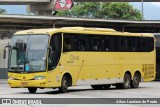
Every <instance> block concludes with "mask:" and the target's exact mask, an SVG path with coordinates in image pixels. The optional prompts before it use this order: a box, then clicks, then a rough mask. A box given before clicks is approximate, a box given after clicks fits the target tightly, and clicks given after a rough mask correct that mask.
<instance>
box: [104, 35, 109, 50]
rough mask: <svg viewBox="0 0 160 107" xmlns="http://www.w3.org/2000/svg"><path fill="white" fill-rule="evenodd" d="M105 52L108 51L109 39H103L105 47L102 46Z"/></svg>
mask: <svg viewBox="0 0 160 107" xmlns="http://www.w3.org/2000/svg"><path fill="white" fill-rule="evenodd" d="M104 50H105V51H110V39H109V38H105V46H104Z"/></svg>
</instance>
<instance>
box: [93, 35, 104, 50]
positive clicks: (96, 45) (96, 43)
mask: <svg viewBox="0 0 160 107" xmlns="http://www.w3.org/2000/svg"><path fill="white" fill-rule="evenodd" d="M102 43H103V41H102V39H101V38H100V37H95V38H93V44H92V50H93V51H102Z"/></svg>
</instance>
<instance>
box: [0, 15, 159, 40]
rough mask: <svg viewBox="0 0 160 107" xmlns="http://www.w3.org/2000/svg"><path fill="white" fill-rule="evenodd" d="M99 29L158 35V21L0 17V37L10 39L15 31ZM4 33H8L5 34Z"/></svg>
mask: <svg viewBox="0 0 160 107" xmlns="http://www.w3.org/2000/svg"><path fill="white" fill-rule="evenodd" d="M68 26H83V27H101V28H113V29H115V30H117V31H122V32H143V33H160V20H141V21H130V20H111V19H89V18H69V17H53V16H25V15H0V37H1V38H3V37H5V36H7V37H9V38H10V37H11V36H12V34H13V33H14V32H15V31H17V30H25V29H37V28H52V27H68ZM5 32H9V33H7V35H6V33H5Z"/></svg>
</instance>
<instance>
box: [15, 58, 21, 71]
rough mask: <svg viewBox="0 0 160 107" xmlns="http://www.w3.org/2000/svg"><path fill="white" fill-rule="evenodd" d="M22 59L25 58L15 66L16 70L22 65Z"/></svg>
mask: <svg viewBox="0 0 160 107" xmlns="http://www.w3.org/2000/svg"><path fill="white" fill-rule="evenodd" d="M22 60H23V59H21V60H20V61H19V63H18V64H17V67H16V68H15V71H17V70H18V69H19V66H20V65H21V62H22Z"/></svg>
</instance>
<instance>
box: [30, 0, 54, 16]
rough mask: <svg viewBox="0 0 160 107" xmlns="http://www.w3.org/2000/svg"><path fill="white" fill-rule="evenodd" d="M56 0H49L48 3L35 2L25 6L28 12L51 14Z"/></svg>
mask: <svg viewBox="0 0 160 107" xmlns="http://www.w3.org/2000/svg"><path fill="white" fill-rule="evenodd" d="M55 1H56V0H51V2H49V3H36V4H30V5H28V6H27V12H28V13H34V14H37V15H52V10H54V3H55Z"/></svg>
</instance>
